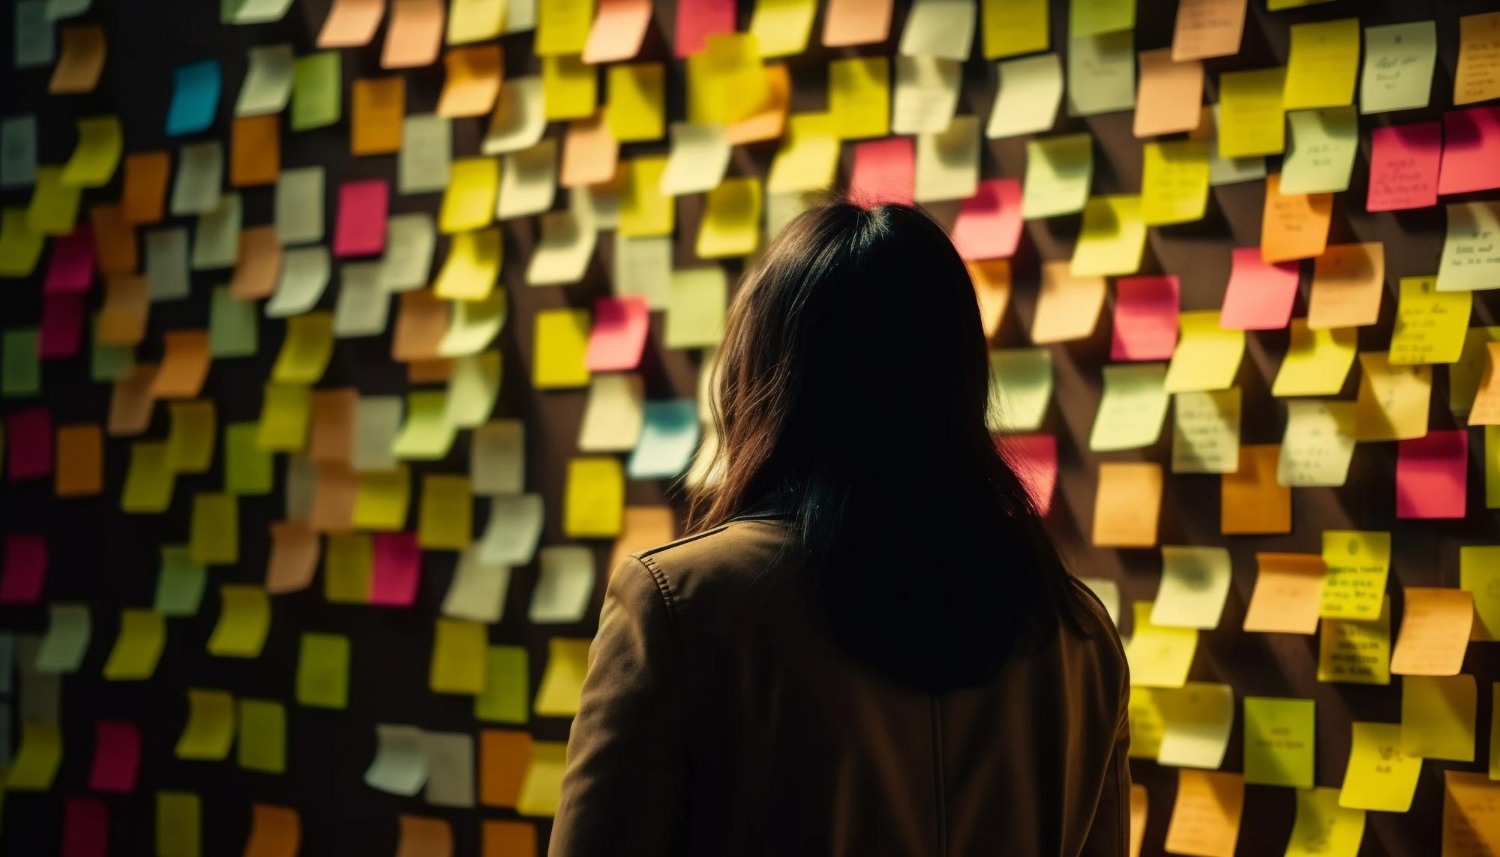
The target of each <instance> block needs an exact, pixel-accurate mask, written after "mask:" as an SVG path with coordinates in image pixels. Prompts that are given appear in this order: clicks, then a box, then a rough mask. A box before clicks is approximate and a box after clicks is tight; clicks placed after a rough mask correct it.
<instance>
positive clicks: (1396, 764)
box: [1339, 721, 1422, 812]
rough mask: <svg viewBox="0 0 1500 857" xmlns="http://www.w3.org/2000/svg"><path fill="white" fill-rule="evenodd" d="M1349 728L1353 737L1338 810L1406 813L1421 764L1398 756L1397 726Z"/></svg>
mask: <svg viewBox="0 0 1500 857" xmlns="http://www.w3.org/2000/svg"><path fill="white" fill-rule="evenodd" d="M1351 728H1352V731H1353V735H1354V737H1353V739H1352V741H1351V743H1350V746H1349V765H1348V767H1347V768H1345V769H1344V787H1343V789H1341V790H1340V791H1339V806H1342V807H1346V808H1349V809H1373V810H1379V811H1381V812H1406V811H1407V810H1408V809H1410V808H1411V799H1412V795H1413V794H1415V793H1416V791H1417V777H1418V775H1420V774H1421V773H1422V760H1421V759H1419V758H1417V757H1415V756H1408V755H1406V754H1405V753H1403V752H1401V724H1399V723H1363V722H1360V721H1355V722H1354V723H1353V724H1351Z"/></svg>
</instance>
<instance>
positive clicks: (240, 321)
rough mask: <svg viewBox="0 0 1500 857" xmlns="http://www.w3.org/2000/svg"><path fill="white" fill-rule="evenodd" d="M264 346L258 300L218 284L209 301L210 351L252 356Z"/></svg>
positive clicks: (231, 355) (217, 353) (227, 354)
mask: <svg viewBox="0 0 1500 857" xmlns="http://www.w3.org/2000/svg"><path fill="white" fill-rule="evenodd" d="M259 349H260V328H259V324H258V319H257V318H256V304H255V301H242V300H238V299H236V298H234V297H231V296H230V293H229V287H228V286H216V287H215V288H214V291H213V296H212V297H211V298H210V299H209V304H208V353H209V355H210V356H212V357H214V358H222V357H251V356H253V355H254V354H255V352H256V351H258V350H259Z"/></svg>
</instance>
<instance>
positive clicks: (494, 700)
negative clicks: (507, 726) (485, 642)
mask: <svg viewBox="0 0 1500 857" xmlns="http://www.w3.org/2000/svg"><path fill="white" fill-rule="evenodd" d="M484 669H485V681H484V692H483V693H481V694H479V695H478V696H476V697H474V717H475V719H477V720H484V721H487V722H490V723H525V722H526V700H527V697H528V696H529V695H530V684H529V682H530V668H529V664H528V662H527V659H526V649H525V648H524V647H522V646H490V647H489V648H488V649H487V650H486V651H485V659H484Z"/></svg>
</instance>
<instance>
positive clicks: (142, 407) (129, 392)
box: [104, 363, 156, 437]
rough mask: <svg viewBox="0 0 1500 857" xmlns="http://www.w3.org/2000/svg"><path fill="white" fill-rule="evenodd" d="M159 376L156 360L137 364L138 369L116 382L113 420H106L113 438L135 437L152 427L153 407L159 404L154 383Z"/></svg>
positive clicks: (112, 394) (112, 396)
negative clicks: (152, 384) (152, 388)
mask: <svg viewBox="0 0 1500 857" xmlns="http://www.w3.org/2000/svg"><path fill="white" fill-rule="evenodd" d="M155 378H156V364H155V363H137V364H135V371H133V372H131V373H130V374H129V375H128V376H126V377H124V378H121V379H120V380H118V381H116V382H115V383H114V386H113V387H112V388H111V389H110V393H109V419H107V420H105V423H104V430H105V431H106V432H108V433H109V436H110V437H133V436H135V435H138V434H140V433H141V432H144V431H145V430H146V429H147V428H149V427H150V426H151V410H152V406H153V405H155V404H156V399H155V398H153V397H152V395H151V382H152V381H153V380H154V379H155Z"/></svg>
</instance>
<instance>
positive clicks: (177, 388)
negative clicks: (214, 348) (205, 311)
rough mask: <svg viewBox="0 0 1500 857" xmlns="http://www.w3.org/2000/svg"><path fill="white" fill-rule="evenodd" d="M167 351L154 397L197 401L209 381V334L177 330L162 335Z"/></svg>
mask: <svg viewBox="0 0 1500 857" xmlns="http://www.w3.org/2000/svg"><path fill="white" fill-rule="evenodd" d="M162 341H163V343H164V347H163V348H162V354H161V365H160V366H159V367H157V370H156V379H155V380H154V381H152V382H151V395H152V397H154V398H157V399H196V398H197V397H198V393H199V392H201V391H202V390H203V382H204V381H205V380H207V379H208V364H209V354H208V331H206V330H173V331H168V332H167V333H164V334H162Z"/></svg>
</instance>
